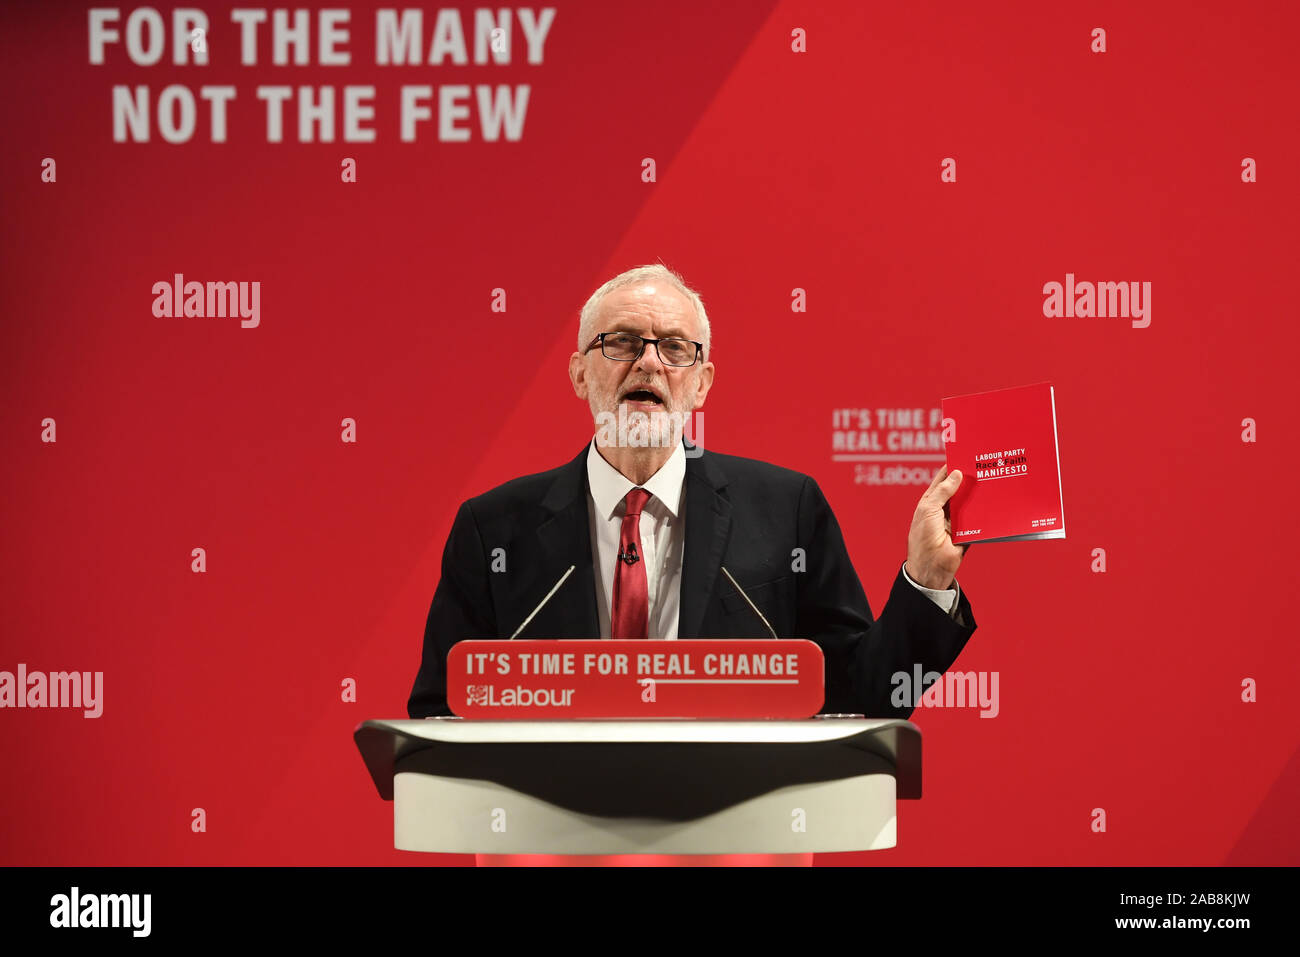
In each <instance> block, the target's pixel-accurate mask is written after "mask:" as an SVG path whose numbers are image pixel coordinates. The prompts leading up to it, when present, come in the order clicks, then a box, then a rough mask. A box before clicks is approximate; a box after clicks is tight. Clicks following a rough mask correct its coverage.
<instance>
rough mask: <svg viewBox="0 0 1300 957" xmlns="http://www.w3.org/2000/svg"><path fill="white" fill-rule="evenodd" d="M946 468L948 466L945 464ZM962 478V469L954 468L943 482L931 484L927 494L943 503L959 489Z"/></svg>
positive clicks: (926, 491)
mask: <svg viewBox="0 0 1300 957" xmlns="http://www.w3.org/2000/svg"><path fill="white" fill-rule="evenodd" d="M944 468H945V469H946V468H947V466H946V465H945V466H944ZM961 480H962V474H961V469H953V470H952V472H951V473H950V474H949V475H948V476H947V477H946V478H944V480H943V481H942V482H939V483H937V484H935V485H931V486H930V487H929V488H928V489H926V490H925V494H927V495H932V496H934V499H935V501H936V502H937V503H938V504H940V505H943V504H944V503H946V502H947V501H948V499H950V498H952V496H953V493H954V492H956V491H957V487H958V486H959V485H961Z"/></svg>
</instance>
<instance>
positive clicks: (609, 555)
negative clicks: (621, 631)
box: [587, 438, 960, 638]
mask: <svg viewBox="0 0 1300 957" xmlns="http://www.w3.org/2000/svg"><path fill="white" fill-rule="evenodd" d="M587 485H588V489H589V493H590V494H588V496H587V516H588V518H589V520H590V521H589V525H590V527H591V558H592V561H593V562H595V565H596V568H597V569H598V571H599V574H598V575H596V576H595V578H596V608H597V613H598V615H599V617H600V637H602V638H608V637H609V630H610V625H609V622H610V618H611V615H612V609H613V602H614V564H615V562H617V561H618V546H619V540H620V538H621V537H622V531H623V513H624V512H626V511H627V503H626V502H625V501H624V499H626V498H627V493H628V492H630V491H632V489H634V488H637V486H636V485H634V484H633V483H632V480H631V479H629V478H628V477H627V476H625V475H624V474H623V473H622V472H620V471H619V470H618V469H616V468H614V466H612V465H610V464H609V463H608V462H606V461H605V459H604V457H603V456H602V455H601V454H600V452H599V451H597V449H596V441H595V439H594V438H593V439H592V442H591V447H590V448H589V449H588V450H587ZM640 487H641V488H643V489H645V490H646V491H647V492H649V493H650V498H649V499H647V500H646V503H645V507H644V508H643V509H642V511H641V521H640V532H641V555H642V563H643V564H644V566H645V570H646V585H647V586H648V591H649V611H650V620H649V623H648V628H647V630H646V635H647V636H648V637H650V638H676V637H677V620H678V617H679V615H680V612H681V592H682V556H683V548H684V546H685V544H686V520H685V519H686V517H685V512H686V492H685V488H686V449H685V447H684V446H683V445H682V444H681V443H680V442H679V443H677V447H676V448H675V449H673V454H672V455H670V456H669V457H668V461H667V462H665V463H664V464H663V466H662V467H661V468H660V469H659V471H658V472H656V473H655V474H654V475H652V476H651V477H650V479H649V480H648V481H647V482H646V483H645V484H644V485H642V486H640ZM903 564H904V566H906V564H907V563H906V562H904V563H903ZM903 577H904V578H905V579H907V581H908V582H909V583H910V584H911V585H912V586H913V587H915V588H916V589H917V590H919V591H921V592H922V593H924V594H925V596H926V597H927V598H929V599H930V600H931V601H933V602H934V603H935V604H936V605H938V606H939V607H940V608H942V609H943V610H944V611H945V612H947V613H949V614H951V613H952V610H953V609H954V608H956V607H957V599H958V595H959V594H960V591H959V589H960V586H958V585H957V583H956V582H955V581H954V582H953V587H952V588H946V589H939V588H925V587H923V586H921V585H918V584H917V583H916V582H914V581H912V577H911V576H910V575H908V574H907V568H906V567H904V568H903Z"/></svg>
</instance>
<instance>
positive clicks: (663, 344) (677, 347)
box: [587, 332, 704, 367]
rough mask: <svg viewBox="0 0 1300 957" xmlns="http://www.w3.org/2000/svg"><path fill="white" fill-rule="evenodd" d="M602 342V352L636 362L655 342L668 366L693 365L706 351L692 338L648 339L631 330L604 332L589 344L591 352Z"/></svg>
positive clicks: (659, 353)
mask: <svg viewBox="0 0 1300 957" xmlns="http://www.w3.org/2000/svg"><path fill="white" fill-rule="evenodd" d="M598 342H599V343H600V354H601V355H603V356H604V357H605V358H606V359H613V360H614V361H615V362H635V361H636V360H637V359H640V358H641V353H643V352H645V347H646V345H647V344H653V345H654V347H655V352H657V353H658V355H659V361H660V362H662V363H663V364H664V365H666V366H679V367H680V366H693V365H695V363H696V362H698V361H699V359H700V353H701V352H703V351H704V343H702V342H694V341H692V340H690V339H647V338H645V337H644V336H637V335H633V334H632V333H630V332H602V333H599V334H598V335H597V336H596V338H595V339H592V340H591V344H590V345H588V346H587V351H588V352H590V351H591V349H592V347H593V346H595V345H596V343H598Z"/></svg>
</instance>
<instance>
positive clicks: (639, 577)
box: [610, 488, 650, 638]
mask: <svg viewBox="0 0 1300 957" xmlns="http://www.w3.org/2000/svg"><path fill="white" fill-rule="evenodd" d="M649 498H650V493H649V492H647V491H646V490H645V489H643V488H634V489H632V491H630V492H628V493H627V498H626V499H624V501H625V502H626V503H627V511H626V512H624V513H623V531H622V534H620V536H619V540H618V558H616V559H615V561H614V613H613V617H612V620H611V621H610V637H611V638H644V637H646V621H647V619H648V618H649V617H650V613H649V608H650V590H649V587H648V585H647V584H646V573H645V556H644V555H642V554H641V509H643V508H645V503H646V500H647V499H649Z"/></svg>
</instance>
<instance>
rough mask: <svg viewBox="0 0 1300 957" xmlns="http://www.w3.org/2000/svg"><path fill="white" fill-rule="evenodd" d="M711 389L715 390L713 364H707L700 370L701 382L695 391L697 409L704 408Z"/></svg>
mask: <svg viewBox="0 0 1300 957" xmlns="http://www.w3.org/2000/svg"><path fill="white" fill-rule="evenodd" d="M711 388H713V363H712V362H706V363H704V365H703V366H702V367H701V368H700V381H699V384H698V385H697V386H696V389H695V408H697V409H702V408H704V399H705V398H706V397H707V396H708V394H709V390H710V389H711Z"/></svg>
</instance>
